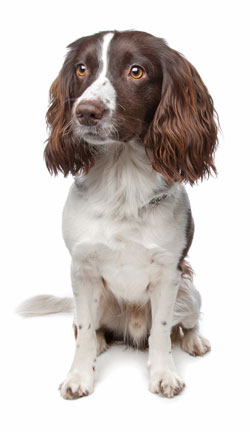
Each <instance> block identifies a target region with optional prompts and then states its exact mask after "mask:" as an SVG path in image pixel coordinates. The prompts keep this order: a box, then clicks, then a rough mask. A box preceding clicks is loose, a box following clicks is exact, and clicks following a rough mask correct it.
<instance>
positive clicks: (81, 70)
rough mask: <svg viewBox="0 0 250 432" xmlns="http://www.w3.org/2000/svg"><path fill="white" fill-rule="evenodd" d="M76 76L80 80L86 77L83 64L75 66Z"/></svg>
mask: <svg viewBox="0 0 250 432" xmlns="http://www.w3.org/2000/svg"><path fill="white" fill-rule="evenodd" d="M76 74H77V75H78V76H79V77H81V78H82V77H84V76H86V75H87V67H86V66H85V64H84V63H80V64H78V65H77V67H76Z"/></svg>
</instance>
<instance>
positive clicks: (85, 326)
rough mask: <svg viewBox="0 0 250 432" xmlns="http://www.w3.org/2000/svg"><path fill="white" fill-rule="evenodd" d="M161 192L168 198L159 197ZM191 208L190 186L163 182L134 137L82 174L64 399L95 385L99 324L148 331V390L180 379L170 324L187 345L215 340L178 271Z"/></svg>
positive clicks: (66, 224)
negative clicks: (203, 329) (202, 329)
mask: <svg viewBox="0 0 250 432" xmlns="http://www.w3.org/2000/svg"><path fill="white" fill-rule="evenodd" d="M166 195H167V196H166ZM160 196H164V199H162V200H158V201H157V200H155V199H154V200H153V198H156V197H160ZM188 211H189V201H188V197H187V194H186V192H185V189H184V187H183V186H182V185H179V184H172V185H167V184H166V181H165V180H164V179H163V178H162V176H161V175H159V174H158V173H157V172H155V171H154V170H153V169H152V167H151V165H150V164H149V162H148V159H147V156H146V154H145V150H144V148H143V146H141V145H139V144H138V143H136V142H130V143H126V144H125V143H120V144H118V143H117V144H115V145H114V144H110V145H109V146H107V147H105V149H103V151H102V152H100V154H99V156H98V158H97V160H96V162H95V165H94V166H93V167H92V169H91V170H90V172H89V174H88V175H87V176H85V177H78V178H76V180H75V182H74V184H73V185H72V187H71V189H70V192H69V196H68V199H67V202H66V205H65V208H64V211H63V236H64V240H65V243H66V245H67V247H68V249H69V252H70V254H71V256H72V266H71V279H72V287H73V293H74V300H75V301H74V303H75V307H74V309H75V322H76V325H77V340H76V350H75V356H74V360H73V363H72V366H71V368H70V371H69V373H68V375H67V377H66V379H65V380H64V381H63V383H62V384H61V386H60V391H61V394H62V396H63V397H64V398H70V399H72V398H77V397H80V396H83V395H87V394H90V393H91V392H92V391H93V389H94V371H95V361H96V356H97V354H98V353H100V352H102V351H103V349H104V348H103V347H106V343H105V340H104V338H103V336H101V333H100V332H99V331H98V333H96V332H97V330H98V329H102V328H107V329H109V330H111V331H113V332H114V333H115V334H116V335H117V336H120V337H122V338H123V339H124V340H127V338H129V339H132V340H133V343H134V344H135V345H136V344H137V343H138V344H140V341H142V340H146V339H147V336H148V333H149V332H150V337H149V360H148V367H149V389H150V390H151V391H152V392H154V393H159V394H161V395H163V396H167V397H172V396H174V395H175V394H177V393H179V392H180V391H181V390H182V389H183V388H184V383H183V382H182V380H181V378H180V377H179V376H178V374H177V371H176V368H175V365H174V360H173V357H172V349H171V341H170V332H171V329H172V327H173V326H175V325H176V324H182V325H183V327H184V328H186V329H190V330H186V334H185V335H184V338H183V341H182V347H183V349H184V350H186V351H188V352H189V353H190V354H192V355H203V354H204V353H205V352H207V351H208V350H209V349H210V346H209V343H208V341H206V340H205V339H204V338H202V337H201V336H200V335H199V333H198V322H199V314H200V295H199V293H198V291H197V290H196V289H195V287H194V286H193V284H192V283H191V282H190V281H189V280H186V279H183V278H181V275H180V271H179V270H178V261H179V259H180V256H181V254H182V251H183V249H184V248H185V246H186V223H187V214H188ZM103 281H105V283H103ZM72 309H73V305H72V301H70V299H66V300H64V299H57V298H53V297H47V296H44V297H39V298H35V299H33V300H31V301H29V302H28V303H27V302H26V303H24V304H23V305H22V306H21V307H20V308H19V312H20V313H22V314H23V315H26V316H27V315H30V314H34V315H35V314H44V313H46V312H47V313H52V312H53V311H54V312H60V311H68V312H69V311H71V310H72ZM192 329H193V330H192Z"/></svg>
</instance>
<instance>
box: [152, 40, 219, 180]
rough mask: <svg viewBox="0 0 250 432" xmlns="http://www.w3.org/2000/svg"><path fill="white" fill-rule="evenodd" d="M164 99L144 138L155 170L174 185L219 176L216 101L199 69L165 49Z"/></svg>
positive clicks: (167, 48)
mask: <svg viewBox="0 0 250 432" xmlns="http://www.w3.org/2000/svg"><path fill="white" fill-rule="evenodd" d="M162 68H163V83H162V97H161V101H160V103H159V105H158V108H157V110H156V112H155V115H154V118H153V121H152V123H151V125H150V127H149V130H148V132H147V135H146V136H145V146H146V150H147V153H148V155H149V157H150V158H151V159H152V166H153V168H154V169H155V170H156V171H158V172H160V173H161V174H162V175H163V176H165V177H166V178H167V179H168V180H170V181H174V182H182V181H184V182H189V183H191V184H193V183H194V182H196V181H197V180H198V179H199V178H200V179H203V178H204V177H206V176H209V175H210V174H211V172H212V171H213V172H214V173H216V168H215V165H214V160H213V155H214V151H215V148H216V144H217V129H218V128H217V124H216V121H215V117H216V115H217V114H216V112H215V110H214V106H213V100H212V98H211V96H210V95H209V93H208V91H207V88H206V87H205V85H204V83H203V81H202V80H201V78H200V76H199V74H198V72H197V71H196V69H195V68H194V67H193V66H192V65H191V64H190V63H189V62H188V61H187V60H186V59H185V58H184V57H183V56H182V55H181V54H179V53H178V52H177V51H174V50H172V49H171V48H169V47H166V53H165V55H164V58H163V59H162Z"/></svg>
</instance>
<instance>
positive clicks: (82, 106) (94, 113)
mask: <svg viewBox="0 0 250 432" xmlns="http://www.w3.org/2000/svg"><path fill="white" fill-rule="evenodd" d="M104 111H105V107H104V105H103V104H102V103H101V102H99V101H92V100H87V101H84V102H80V103H79V104H78V105H77V107H76V111H75V113H76V117H77V119H78V121H79V123H81V124H82V125H85V126H95V125H97V123H98V122H99V121H100V120H101V119H102V118H103V115H104Z"/></svg>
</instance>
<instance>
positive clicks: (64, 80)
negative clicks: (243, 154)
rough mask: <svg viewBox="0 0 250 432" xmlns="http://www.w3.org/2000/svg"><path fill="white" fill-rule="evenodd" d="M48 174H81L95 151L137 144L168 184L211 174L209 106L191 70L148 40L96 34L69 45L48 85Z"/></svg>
mask: <svg viewBox="0 0 250 432" xmlns="http://www.w3.org/2000/svg"><path fill="white" fill-rule="evenodd" d="M50 96H51V104H50V107H49V110H48V113H47V121H48V124H49V126H50V136H49V138H48V143H47V146H46V149H45V160H46V164H47V166H48V169H49V170H50V171H51V172H54V173H57V172H58V170H59V171H62V172H63V173H64V175H67V174H68V173H69V172H71V173H72V174H73V175H76V174H77V173H79V172H81V171H82V172H85V173H86V172H88V170H89V169H90V168H91V166H92V165H93V163H94V160H95V156H96V154H97V153H98V148H99V146H103V145H109V144H110V143H118V142H124V143H126V142H128V141H130V140H137V142H138V145H143V144H144V145H145V150H146V153H147V155H148V157H149V159H150V161H151V163H152V166H153V168H154V169H155V170H157V171H158V172H160V173H161V174H162V175H163V176H165V177H166V178H167V179H168V180H170V181H174V182H181V181H188V182H190V183H191V184H192V183H194V182H195V181H196V180H197V179H199V178H201V179H202V178H203V177H204V176H206V175H209V174H210V173H211V171H214V172H215V166H214V162H213V154H214V150H215V147H216V142H217V125H216V121H215V111H214V107H213V101H212V98H211V97H210V95H209V93H208V91H207V89H206V87H205V85H204V83H203V82H202V80H201V78H200V76H199V74H198V73H197V71H196V70H195V68H194V67H193V66H192V65H191V64H190V63H189V62H188V61H187V60H186V59H185V58H184V57H183V56H182V55H180V54H179V53H178V52H176V51H174V50H172V49H171V48H169V47H168V46H167V44H166V43H165V42H164V41H163V40H162V39H159V38H156V37H154V36H152V35H150V34H148V33H143V32H136V31H128V32H117V31H115V32H102V33H98V34H95V35H93V36H89V37H84V38H81V39H79V40H77V41H76V42H74V43H72V44H71V45H69V53H68V55H67V57H66V59H65V62H64V64H63V67H62V69H61V71H60V73H59V75H58V77H57V78H56V80H55V81H54V83H53V84H52V86H51V90H50Z"/></svg>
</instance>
